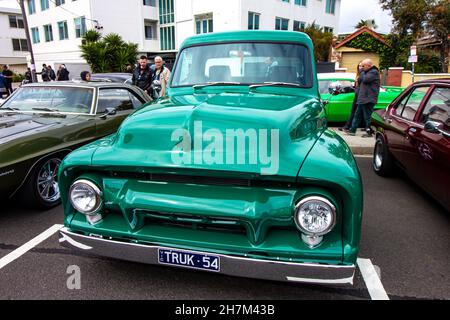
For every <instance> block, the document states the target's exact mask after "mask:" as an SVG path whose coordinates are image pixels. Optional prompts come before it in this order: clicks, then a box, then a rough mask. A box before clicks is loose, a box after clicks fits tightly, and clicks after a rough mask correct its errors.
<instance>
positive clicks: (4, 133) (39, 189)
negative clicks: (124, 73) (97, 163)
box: [0, 82, 150, 209]
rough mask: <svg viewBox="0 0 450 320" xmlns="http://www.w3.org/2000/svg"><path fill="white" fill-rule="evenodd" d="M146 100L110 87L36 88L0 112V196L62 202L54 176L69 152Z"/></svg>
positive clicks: (39, 203) (27, 88) (45, 204)
mask: <svg viewBox="0 0 450 320" xmlns="http://www.w3.org/2000/svg"><path fill="white" fill-rule="evenodd" d="M148 101H150V98H149V97H148V95H146V94H145V93H144V92H142V91H141V90H140V89H137V88H135V87H132V86H128V85H123V84H108V83H71V82H64V83H57V82H52V83H45V84H43V83H39V84H28V85H24V86H22V87H20V88H19V89H17V90H16V91H15V92H14V94H13V95H12V96H11V97H10V98H8V99H7V100H6V101H5V102H4V103H3V104H2V105H1V107H0V195H1V196H2V198H11V197H13V196H18V197H21V196H23V200H22V201H23V203H27V204H30V205H33V206H35V207H38V208H44V209H45V208H51V207H53V206H55V205H57V204H59V203H60V191H59V187H58V180H57V176H56V174H57V171H58V168H59V165H60V163H61V160H62V159H63V158H64V156H65V155H67V154H68V153H69V152H71V151H72V150H74V149H76V148H78V147H79V146H82V145H84V144H86V143H89V142H91V141H93V140H96V139H98V138H101V137H104V136H106V135H109V134H111V133H113V132H115V131H116V130H117V128H118V127H119V125H120V124H121V122H122V121H123V119H125V117H126V116H127V115H129V114H130V113H131V112H133V111H134V110H136V109H137V108H139V107H140V106H141V105H142V104H144V103H146V102H148Z"/></svg>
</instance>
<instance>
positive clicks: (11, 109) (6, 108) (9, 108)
mask: <svg viewBox="0 0 450 320" xmlns="http://www.w3.org/2000/svg"><path fill="white" fill-rule="evenodd" d="M0 110H10V111H19V110H20V109H18V108H11V107H4V108H0Z"/></svg>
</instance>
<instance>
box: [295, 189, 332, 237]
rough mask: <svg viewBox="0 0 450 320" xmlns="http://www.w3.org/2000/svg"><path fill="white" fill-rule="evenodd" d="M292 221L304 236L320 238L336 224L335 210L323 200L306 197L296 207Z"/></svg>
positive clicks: (328, 202)
mask: <svg viewBox="0 0 450 320" xmlns="http://www.w3.org/2000/svg"><path fill="white" fill-rule="evenodd" d="M294 220H295V224H296V225H297V228H298V229H299V230H300V231H301V232H303V233H304V234H306V235H309V236H322V235H324V234H327V233H328V232H330V231H331V229H333V227H334V225H335V224H336V208H335V206H334V205H333V204H332V203H331V202H330V201H328V200H327V199H325V198H322V197H308V198H305V199H302V200H301V201H300V202H299V203H298V204H297V205H296V207H295V215H294Z"/></svg>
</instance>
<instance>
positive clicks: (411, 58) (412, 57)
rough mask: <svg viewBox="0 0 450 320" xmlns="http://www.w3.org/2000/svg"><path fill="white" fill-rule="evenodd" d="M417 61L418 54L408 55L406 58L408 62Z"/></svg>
mask: <svg viewBox="0 0 450 320" xmlns="http://www.w3.org/2000/svg"><path fill="white" fill-rule="evenodd" d="M417 61H419V59H418V56H410V57H409V58H408V62H409V63H417Z"/></svg>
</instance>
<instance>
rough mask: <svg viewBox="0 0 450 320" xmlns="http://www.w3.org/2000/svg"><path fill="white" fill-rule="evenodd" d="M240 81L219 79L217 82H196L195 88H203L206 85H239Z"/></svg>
mask: <svg viewBox="0 0 450 320" xmlns="http://www.w3.org/2000/svg"><path fill="white" fill-rule="evenodd" d="M240 84H241V83H240V82H231V81H217V82H208V83H205V84H196V85H194V86H193V88H194V90H196V89H203V88H206V87H214V86H238V85H240Z"/></svg>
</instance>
